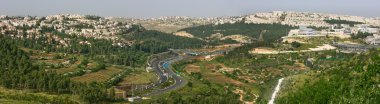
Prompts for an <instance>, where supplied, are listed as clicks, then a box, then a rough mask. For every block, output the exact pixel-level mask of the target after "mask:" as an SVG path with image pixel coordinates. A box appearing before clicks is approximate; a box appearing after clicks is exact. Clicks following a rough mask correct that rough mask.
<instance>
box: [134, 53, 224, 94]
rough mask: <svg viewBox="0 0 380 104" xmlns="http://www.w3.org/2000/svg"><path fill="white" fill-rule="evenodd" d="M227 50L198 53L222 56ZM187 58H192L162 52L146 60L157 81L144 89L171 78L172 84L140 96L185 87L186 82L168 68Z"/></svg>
mask: <svg viewBox="0 0 380 104" xmlns="http://www.w3.org/2000/svg"><path fill="white" fill-rule="evenodd" d="M229 50H231V49H229ZM229 50H219V51H214V52H200V54H199V55H213V54H224V53H226V52H228V51H229ZM175 51H185V53H195V52H192V51H188V50H175ZM172 52H173V50H172ZM189 57H192V56H186V55H185V56H181V55H179V54H177V53H176V52H174V53H170V52H164V53H160V54H156V55H152V56H151V57H150V58H149V59H148V63H147V64H148V65H149V67H151V68H152V69H153V70H154V72H155V73H156V74H157V76H158V79H159V80H158V81H157V82H155V83H153V84H151V85H147V86H146V88H145V89H151V88H154V87H158V86H160V85H162V84H163V83H165V82H167V81H168V80H169V78H172V79H173V80H174V84H172V85H170V86H168V87H165V88H162V89H157V90H153V91H152V92H150V93H148V94H144V95H142V96H143V97H147V96H153V95H159V94H162V93H166V92H169V91H173V90H176V89H178V88H181V87H183V86H185V85H186V84H187V80H186V79H184V78H182V77H181V76H180V75H179V74H177V73H175V72H174V71H173V69H172V68H171V67H170V66H171V64H172V63H175V62H178V61H181V60H184V59H187V58H189Z"/></svg>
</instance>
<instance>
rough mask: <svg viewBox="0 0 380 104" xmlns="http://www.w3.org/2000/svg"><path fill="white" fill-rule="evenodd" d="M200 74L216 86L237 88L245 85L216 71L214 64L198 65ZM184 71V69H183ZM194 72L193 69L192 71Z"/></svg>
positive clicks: (202, 63) (204, 63)
mask: <svg viewBox="0 0 380 104" xmlns="http://www.w3.org/2000/svg"><path fill="white" fill-rule="evenodd" d="M199 66H200V67H199V68H200V73H202V76H203V77H204V78H206V79H207V80H209V81H210V82H212V83H218V84H227V83H228V84H233V85H237V86H244V85H245V83H242V82H240V81H237V80H234V79H232V78H229V77H227V76H225V75H223V74H222V73H220V72H218V71H216V66H217V65H216V63H213V62H206V61H204V62H201V63H199ZM185 70H186V69H185ZM192 70H194V69H192Z"/></svg>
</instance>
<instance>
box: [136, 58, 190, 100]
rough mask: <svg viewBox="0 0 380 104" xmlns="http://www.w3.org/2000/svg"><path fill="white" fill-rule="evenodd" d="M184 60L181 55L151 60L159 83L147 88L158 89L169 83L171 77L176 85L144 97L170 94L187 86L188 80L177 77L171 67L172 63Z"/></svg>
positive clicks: (150, 63) (150, 62)
mask: <svg viewBox="0 0 380 104" xmlns="http://www.w3.org/2000/svg"><path fill="white" fill-rule="evenodd" d="M162 54H165V53H162ZM182 59H183V58H182V57H181V56H179V55H175V56H173V57H169V58H164V59H160V58H151V59H149V62H148V64H149V65H150V67H151V68H152V69H153V70H154V72H155V73H156V74H157V76H158V78H159V81H157V82H156V83H154V84H152V85H149V86H148V87H147V88H153V87H158V86H159V85H161V84H163V83H165V82H167V81H168V80H169V77H171V78H173V80H174V84H173V85H170V86H168V87H165V88H162V89H158V90H154V91H152V92H150V93H148V94H144V95H142V96H152V95H158V94H162V93H165V92H169V91H172V90H176V89H178V88H180V87H182V86H184V85H186V83H187V80H185V79H184V78H182V77H181V76H179V75H177V74H176V73H175V72H174V71H173V70H172V69H171V67H170V64H171V63H173V62H176V61H180V60H182Z"/></svg>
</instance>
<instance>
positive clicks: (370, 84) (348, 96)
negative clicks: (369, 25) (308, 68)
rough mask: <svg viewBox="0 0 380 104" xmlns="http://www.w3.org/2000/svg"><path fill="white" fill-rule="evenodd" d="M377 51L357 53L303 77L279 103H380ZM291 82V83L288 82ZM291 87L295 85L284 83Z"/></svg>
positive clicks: (379, 59) (379, 75)
mask: <svg viewBox="0 0 380 104" xmlns="http://www.w3.org/2000/svg"><path fill="white" fill-rule="evenodd" d="M379 54H380V51H378V50H376V51H371V52H369V53H367V54H360V55H356V56H355V57H353V58H351V59H350V60H349V61H348V62H340V63H339V64H336V65H335V66H333V67H331V68H330V69H326V70H325V71H322V72H321V73H319V74H316V75H313V76H311V78H309V79H306V80H305V83H304V84H303V85H302V87H300V88H295V89H297V90H293V91H290V92H282V93H285V94H283V96H282V97H279V98H278V99H277V101H276V102H277V103H279V104H327V103H328V104H378V103H380V64H379V63H380V56H379ZM289 83H292V82H289ZM285 87H294V86H285Z"/></svg>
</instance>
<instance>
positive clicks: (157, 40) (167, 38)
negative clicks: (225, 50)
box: [126, 30, 207, 53]
mask: <svg viewBox="0 0 380 104" xmlns="http://www.w3.org/2000/svg"><path fill="white" fill-rule="evenodd" d="M126 38H128V39H131V40H137V41H141V43H139V44H135V45H134V46H132V47H133V48H134V49H136V50H141V51H144V52H149V53H159V52H163V51H167V50H168V49H169V48H174V49H178V48H182V49H183V48H200V47H202V46H204V45H206V44H207V43H206V42H205V41H202V40H199V39H195V38H187V37H179V36H175V35H172V34H168V33H163V32H159V31H155V30H146V31H142V32H138V33H135V34H133V35H128V36H126Z"/></svg>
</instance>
